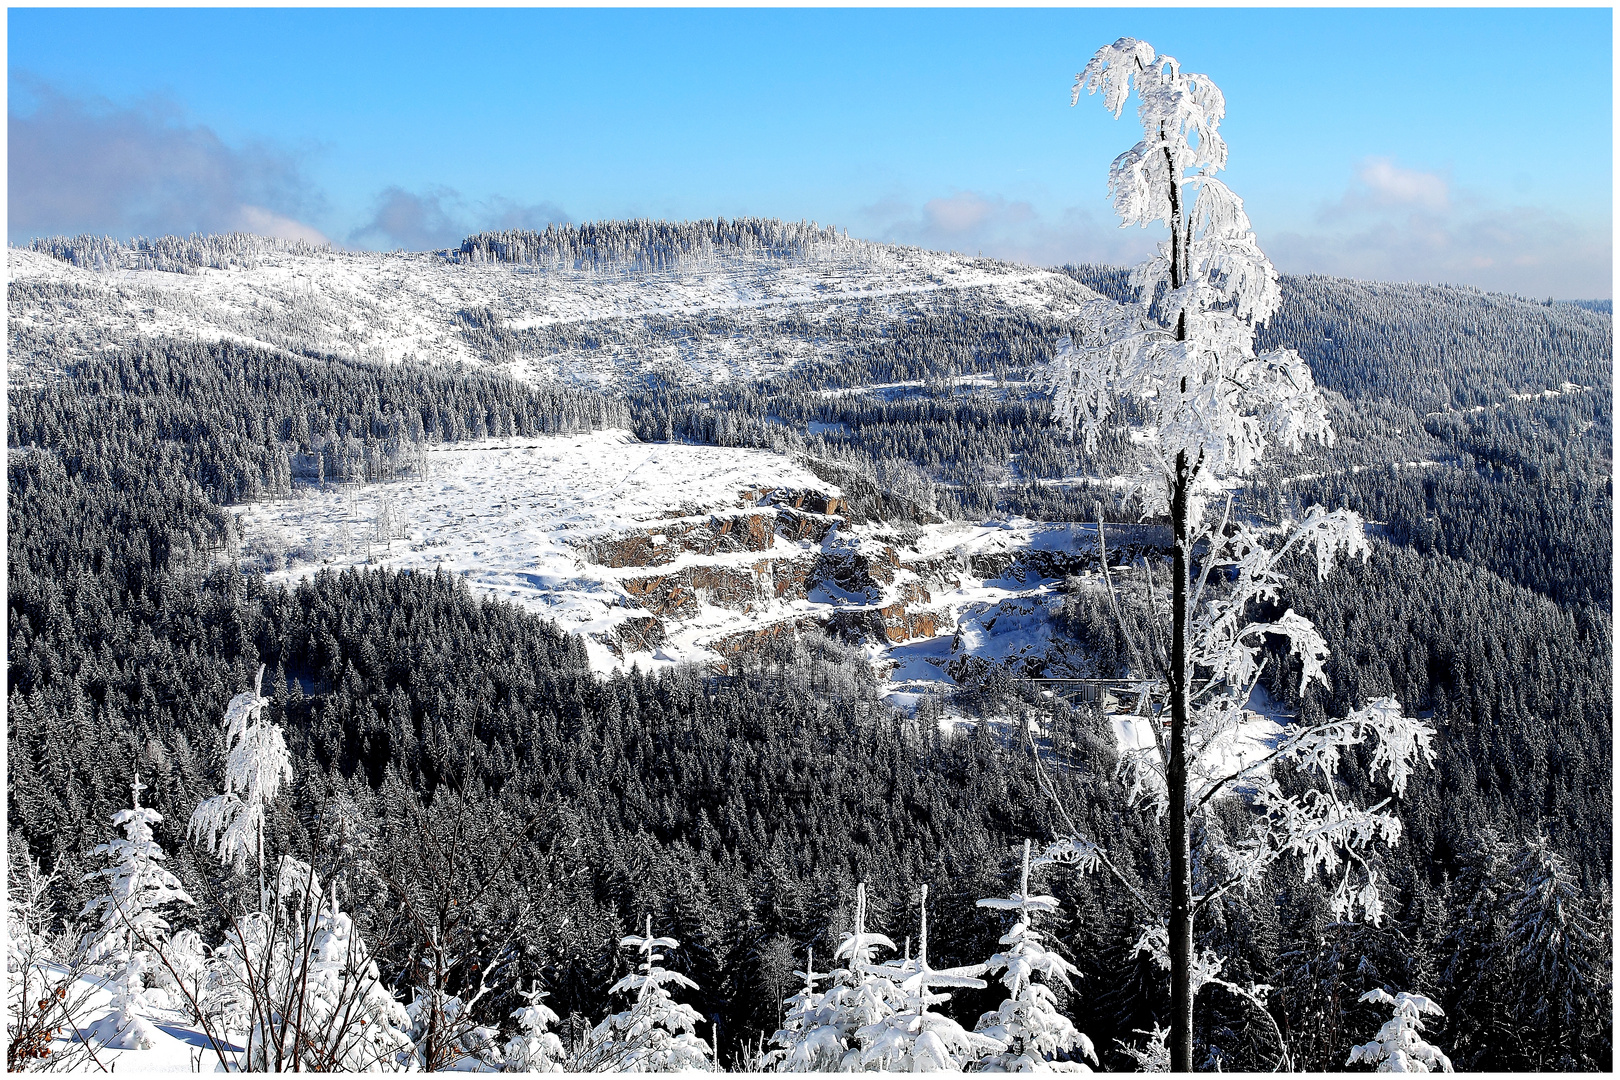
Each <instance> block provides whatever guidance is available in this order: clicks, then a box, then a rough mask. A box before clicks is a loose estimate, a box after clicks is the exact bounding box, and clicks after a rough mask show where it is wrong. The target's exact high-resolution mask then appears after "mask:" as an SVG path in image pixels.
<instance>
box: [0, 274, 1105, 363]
mask: <svg viewBox="0 0 1620 1080" xmlns="http://www.w3.org/2000/svg"><path fill="white" fill-rule="evenodd" d="M7 270H8V278H9V280H10V282H12V283H13V284H14V285H17V286H20V287H21V288H20V289H14V290H13V295H12V297H11V300H10V303H9V316H10V320H11V327H12V329H13V331H14V332H17V331H22V332H33V333H36V334H38V335H41V336H49V337H50V339H51V342H52V345H51V349H50V350H49V354H48V356H45V357H35V358H33V359H32V360H30V361H28V362H29V363H32V364H34V365H35V366H36V367H37V366H38V365H40V364H62V363H66V362H70V361H71V360H72V359H73V358H74V356H75V355H76V354H82V353H84V352H88V351H92V350H94V349H98V348H103V347H105V346H107V345H108V344H116V343H122V342H129V341H131V340H134V339H135V338H136V337H138V336H144V337H148V338H150V337H171V338H179V339H181V340H196V341H203V342H214V341H234V342H239V343H249V344H256V345H261V346H267V347H270V348H277V349H288V350H295V351H301V350H310V351H313V352H317V353H324V354H330V355H337V356H342V357H346V358H351V359H361V360H374V361H379V362H392V361H399V360H406V359H411V358H419V359H422V360H425V361H430V362H435V363H438V362H455V361H464V362H470V363H476V364H485V363H489V364H501V365H503V366H504V367H505V368H506V370H509V371H510V372H512V373H513V374H514V375H515V376H517V377H519V378H523V379H531V380H540V381H544V380H550V379H559V378H560V379H564V380H568V381H573V382H580V383H597V384H615V383H621V382H623V381H625V380H628V379H633V378H635V377H637V376H639V375H642V374H646V373H651V372H657V373H659V374H661V375H664V376H667V377H676V378H681V379H688V380H695V381H698V382H712V381H723V380H729V379H732V378H744V377H748V378H751V377H758V376H762V375H767V374H770V373H772V372H774V371H778V370H781V369H783V368H786V367H791V366H793V365H794V364H796V363H799V362H801V361H803V360H806V359H808V358H810V357H812V356H815V355H830V354H831V353H832V352H833V351H835V350H836V348H837V347H838V344H839V340H840V335H843V336H845V337H847V336H848V334H849V333H851V332H858V333H859V334H861V335H865V336H870V335H871V334H873V333H876V332H877V329H878V327H879V326H880V324H882V323H884V322H886V321H887V320H890V319H893V318H895V317H899V316H903V315H906V314H909V313H915V312H917V311H926V310H934V309H942V308H946V307H952V306H957V305H961V306H966V307H971V308H972V309H973V310H975V311H976V312H979V313H981V314H988V315H994V314H995V313H997V312H1018V311H1030V310H1038V311H1044V312H1048V313H1051V314H1053V315H1057V316H1064V317H1068V316H1073V315H1076V314H1078V313H1079V311H1080V310H1081V309H1082V308H1084V307H1085V306H1087V305H1091V304H1098V303H1108V301H1103V300H1100V299H1099V298H1098V297H1097V296H1096V294H1095V293H1092V292H1091V291H1090V290H1088V289H1086V288H1085V287H1084V286H1082V285H1080V284H1079V283H1077V282H1075V281H1074V280H1072V279H1071V278H1068V277H1066V276H1065V275H1063V274H1058V273H1054V272H1052V271H1049V270H1039V269H1034V268H1031V267H1024V266H1016V265H1013V264H1010V263H1003V262H997V261H995V260H990V259H976V258H969V257H966V256H961V255H949V254H941V253H938V252H931V251H923V250H921V249H917V248H903V247H890V246H883V245H876V244H865V243H851V244H849V245H847V247H844V248H840V249H838V250H835V251H831V252H824V253H816V254H814V255H812V256H804V257H799V258H791V259H766V258H759V257H744V256H736V257H732V258H721V259H716V260H713V261H712V262H711V263H710V264H708V265H694V266H688V267H685V268H680V269H674V270H658V271H635V272H616V271H578V270H560V269H546V268H541V267H536V266H529V265H522V264H502V263H466V262H457V261H454V260H452V259H450V258H448V257H447V256H446V255H445V254H444V253H442V252H416V253H407V252H395V253H391V254H383V253H374V252H356V251H312V252H305V253H296V252H292V251H267V252H265V253H263V254H262V255H261V256H259V258H258V260H257V265H254V266H252V267H251V268H243V269H230V270H220V269H213V268H202V269H198V270H197V271H196V272H194V273H189V274H179V273H169V272H165V271H159V270H93V269H86V268H80V267H75V266H72V265H70V264H68V263H65V262H62V261H60V260H57V259H55V258H52V257H50V256H49V255H46V254H43V253H40V252H35V251H28V250H23V249H18V248H11V249H9V250H8V252H7ZM469 317H471V318H472V319H473V320H474V321H476V322H478V323H479V324H480V325H482V326H483V327H485V328H486V329H491V330H493V331H495V332H496V337H498V338H499V339H500V341H499V344H497V343H496V337H491V336H490V335H489V334H485V333H482V332H475V331H474V330H473V328H472V327H471V325H470V323H469V322H468V319H469ZM852 328H853V329H852ZM534 332H543V334H551V335H552V337H550V338H544V339H543V334H542V335H541V336H536V334H535V333H534ZM557 333H564V334H565V336H567V335H570V334H571V335H572V337H571V338H570V340H572V341H574V342H575V343H574V344H571V345H570V344H567V343H566V342H565V343H564V344H563V345H562V346H559V345H558V340H559V339H558V338H557V337H556V336H555V335H556V334H557ZM582 335H588V336H589V337H590V338H591V342H590V343H589V344H585V343H582V342H581V341H578V340H576V339H579V338H581V336H582ZM25 359H26V358H25ZM14 360H15V358H14ZM26 369H27V364H16V363H15V362H14V364H13V372H12V378H13V380H16V379H18V378H27V377H30V375H33V376H37V375H38V374H40V373H39V372H37V371H35V372H29V371H28V370H26Z"/></svg>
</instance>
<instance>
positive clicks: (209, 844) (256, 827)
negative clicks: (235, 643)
mask: <svg viewBox="0 0 1620 1080" xmlns="http://www.w3.org/2000/svg"><path fill="white" fill-rule="evenodd" d="M263 680H264V665H263V664H260V665H259V674H258V678H256V679H255V680H254V683H253V691H252V692H251V693H246V692H244V693H241V694H237V695H236V696H235V697H233V698H232V699H231V701H230V704H229V705H227V706H226V707H225V721H224V726H225V791H224V793H223V794H220V795H215V796H214V797H213V798H210V799H204V800H203V801H202V802H201V803H199V804H198V805H197V809H195V810H193V811H192V812H191V823H190V825H189V827H188V830H187V831H188V833H189V834H190V835H192V836H195V837H197V838H198V839H200V840H201V841H202V843H203V846H204V847H205V848H206V849H207V850H209V851H211V852H213V853H214V854H215V855H217V856H218V857H219V860H220V861H221V862H223V863H226V864H228V865H232V866H235V867H237V869H239V870H246V869H247V867H248V865H249V861H250V860H252V862H253V863H255V864H256V865H257V867H258V872H259V892H260V896H261V898H263V897H264V896H265V880H264V819H265V807H267V806H268V805H269V804H270V803H271V802H272V801H274V800H275V797H276V792H277V791H279V790H280V788H281V784H282V781H284V780H291V779H292V759H291V758H290V757H289V756H288V754H287V744H286V742H285V741H284V740H283V739H282V737H281V728H280V727H278V726H277V725H275V724H272V723H270V721H269V720H268V719H266V717H265V707H266V706H267V705H269V704H270V699H269V698H267V697H262V696H261V695H260V693H259V688H260V685H261V684H262V682H263ZM265 902H267V900H262V901H261V906H263V903H265Z"/></svg>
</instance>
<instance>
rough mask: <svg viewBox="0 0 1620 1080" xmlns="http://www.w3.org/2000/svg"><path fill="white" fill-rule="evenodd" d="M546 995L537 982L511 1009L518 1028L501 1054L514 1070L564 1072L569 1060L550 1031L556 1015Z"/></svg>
mask: <svg viewBox="0 0 1620 1080" xmlns="http://www.w3.org/2000/svg"><path fill="white" fill-rule="evenodd" d="M546 996H547V995H546V992H545V991H544V990H542V989H540V984H539V983H538V982H537V983H535V984H534V985H532V986H531V987H530V988H529V990H528V992H526V993H524V994H522V998H523V1001H524V1004H523V1006H522V1007H521V1008H518V1009H514V1010H513V1011H512V1019H513V1020H516V1021H517V1026H518V1030H517V1034H516V1035H513V1036H512V1037H511V1038H509V1039H507V1040H506V1046H505V1052H504V1053H503V1054H502V1057H503V1058H504V1059H505V1064H506V1067H507V1068H508V1069H510V1070H512V1071H513V1072H539V1073H544V1072H562V1071H563V1065H564V1064H565V1063H566V1062H567V1060H568V1052H567V1051H566V1050H564V1049H563V1044H562V1040H561V1039H559V1038H558V1037H557V1035H556V1033H554V1032H553V1031H551V1030H550V1029H551V1026H552V1025H553V1024H555V1023H556V1022H557V1014H556V1013H555V1012H553V1011H552V1009H551V1007H550V1006H549V1005H547V1004H546V1002H545V999H546Z"/></svg>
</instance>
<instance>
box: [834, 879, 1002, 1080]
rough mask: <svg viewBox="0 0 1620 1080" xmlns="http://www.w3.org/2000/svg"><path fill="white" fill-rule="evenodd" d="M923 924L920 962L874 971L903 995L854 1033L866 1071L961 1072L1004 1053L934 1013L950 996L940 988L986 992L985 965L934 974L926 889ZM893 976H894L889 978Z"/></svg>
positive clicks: (991, 1042) (995, 1043)
mask: <svg viewBox="0 0 1620 1080" xmlns="http://www.w3.org/2000/svg"><path fill="white" fill-rule="evenodd" d="M921 908H922V922H921V927H920V929H919V930H918V934H917V956H916V958H915V959H912V958H910V957H907V958H906V959H904V960H902V961H900V962H898V963H895V962H890V963H889V964H884V965H881V966H879V967H875V968H873V969H872V974H873V975H874V976H875V977H877V978H880V979H883V980H884V981H887V982H889V983H890V985H892V986H895V988H896V989H897V990H898V991H899V1001H898V1003H897V1007H896V1008H895V1009H894V1010H893V1011H892V1012H890V1013H889V1014H888V1015H886V1016H884V1017H882V1018H881V1019H878V1020H876V1021H874V1022H872V1023H870V1024H867V1025H865V1026H864V1027H861V1028H859V1029H858V1030H857V1031H856V1032H855V1035H856V1038H858V1039H859V1040H860V1043H861V1056H860V1063H861V1066H862V1067H863V1068H867V1069H877V1070H879V1071H882V1072H941V1071H949V1072H960V1071H961V1070H962V1069H963V1068H965V1067H966V1066H968V1065H969V1064H971V1063H972V1062H974V1061H976V1060H978V1059H979V1058H980V1057H982V1056H984V1055H986V1054H992V1053H996V1052H997V1051H999V1050H1001V1049H1002V1043H1001V1042H1000V1041H999V1040H997V1039H993V1038H990V1037H988V1036H985V1035H980V1034H975V1033H974V1032H970V1031H967V1030H965V1029H964V1028H963V1027H962V1025H961V1024H958V1023H957V1022H956V1021H955V1020H952V1019H951V1018H950V1017H949V1016H946V1015H945V1014H944V1013H940V1012H934V1011H930V1009H929V1006H930V1005H942V1004H944V1003H945V1002H947V1001H949V1000H951V995H949V994H940V993H936V992H935V990H936V988H939V987H970V988H973V989H981V990H982V989H983V988H984V986H985V981H984V980H983V979H981V978H978V977H977V976H978V975H979V974H980V973H982V972H983V971H984V969H985V965H983V964H971V965H968V966H966V967H956V968H945V969H943V970H936V969H935V968H934V967H933V966H932V965H930V964H929V962H928V886H926V885H924V886H923V887H922V902H921ZM890 970H892V971H893V974H890V973H889V972H890Z"/></svg>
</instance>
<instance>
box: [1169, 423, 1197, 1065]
mask: <svg viewBox="0 0 1620 1080" xmlns="http://www.w3.org/2000/svg"><path fill="white" fill-rule="evenodd" d="M1191 486H1192V483H1191V469H1190V467H1189V465H1188V463H1187V453H1186V451H1182V452H1180V453H1178V454H1177V455H1176V482H1175V487H1174V489H1173V491H1172V494H1171V499H1170V528H1171V530H1172V532H1173V533H1174V534H1175V557H1174V565H1173V569H1172V571H1171V573H1172V575H1173V582H1172V585H1173V591H1172V600H1171V604H1172V612H1171V624H1170V625H1171V635H1170V764H1169V770H1168V771H1169V775H1168V780H1169V788H1170V812H1169V813H1168V815H1166V820H1167V821H1168V823H1169V827H1170V836H1169V841H1170V1068H1171V1070H1172V1071H1174V1072H1191V1071H1192V1014H1193V1000H1192V999H1193V995H1192V932H1193V919H1192V863H1191V858H1190V853H1189V851H1188V841H1189V836H1188V828H1187V824H1188V822H1187V721H1188V708H1187V689H1188V685H1187V684H1188V679H1187V675H1188V672H1187V579H1188V563H1189V561H1190V559H1189V556H1190V555H1191V552H1190V551H1189V550H1188V546H1189V545H1188V532H1189V530H1188V527H1187V496H1188V493H1189V492H1188V489H1189V488H1190V487H1191Z"/></svg>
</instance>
